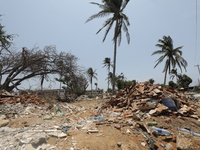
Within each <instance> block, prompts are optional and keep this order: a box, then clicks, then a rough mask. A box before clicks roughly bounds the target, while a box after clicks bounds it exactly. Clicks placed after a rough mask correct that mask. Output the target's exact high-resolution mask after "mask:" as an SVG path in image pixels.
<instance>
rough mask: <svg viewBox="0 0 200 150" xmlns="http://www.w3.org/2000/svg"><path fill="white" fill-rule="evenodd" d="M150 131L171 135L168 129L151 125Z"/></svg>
mask: <svg viewBox="0 0 200 150" xmlns="http://www.w3.org/2000/svg"><path fill="white" fill-rule="evenodd" d="M151 129H152V131H155V132H157V133H160V134H163V135H172V133H171V132H170V131H168V130H165V129H162V128H157V127H154V126H153V127H151Z"/></svg>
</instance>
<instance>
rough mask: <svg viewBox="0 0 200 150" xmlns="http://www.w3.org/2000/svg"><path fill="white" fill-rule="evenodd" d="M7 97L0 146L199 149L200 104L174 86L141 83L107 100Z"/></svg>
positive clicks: (0, 115)
mask: <svg viewBox="0 0 200 150" xmlns="http://www.w3.org/2000/svg"><path fill="white" fill-rule="evenodd" d="M7 96H8V97H6V96H4V97H1V98H0V100H1V102H2V103H1V105H0V139H1V140H0V149H1V148H3V149H5V150H8V149H9V150H16V149H18V150H34V149H36V150H39V149H41V150H44V149H52V150H54V149H66V150H93V149H99V150H105V149H116V150H129V149H135V150H146V149H151V150H177V149H179V150H186V149H192V150H193V149H194V150H196V149H200V128H199V127H200V103H199V102H194V101H190V98H189V97H186V96H185V94H183V93H178V92H177V91H175V90H173V89H172V88H163V87H161V86H158V85H151V84H150V83H148V82H145V83H139V84H133V85H132V86H130V87H127V88H125V89H124V90H121V91H119V92H118V93H117V94H116V95H115V97H111V98H110V99H109V100H107V99H100V100H99V99H89V98H87V97H86V96H82V97H81V100H80V101H78V102H76V103H73V104H72V103H70V104H68V103H54V104H45V105H36V104H38V103H39V102H40V100H39V99H37V97H34V96H33V95H30V96H27V97H25V95H20V96H19V97H18V96H9V95H7ZM2 98H9V100H4V101H2ZM17 98H21V99H22V100H19V99H18V100H17ZM28 99H29V100H28ZM32 100H33V101H36V102H35V103H27V102H32ZM84 100H86V101H84ZM41 104H43V103H41Z"/></svg>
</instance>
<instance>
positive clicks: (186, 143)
mask: <svg viewBox="0 0 200 150" xmlns="http://www.w3.org/2000/svg"><path fill="white" fill-rule="evenodd" d="M186 135H189V134H188V133H178V134H177V138H176V148H177V149H180V150H187V149H190V146H191V145H192V142H191V138H190V136H186Z"/></svg>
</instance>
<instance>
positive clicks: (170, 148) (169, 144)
mask: <svg viewBox="0 0 200 150" xmlns="http://www.w3.org/2000/svg"><path fill="white" fill-rule="evenodd" d="M165 149H166V150H173V146H172V144H171V143H167V144H166V147H165Z"/></svg>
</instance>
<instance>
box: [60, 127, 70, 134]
mask: <svg viewBox="0 0 200 150" xmlns="http://www.w3.org/2000/svg"><path fill="white" fill-rule="evenodd" d="M69 130H71V126H62V127H61V131H62V132H63V133H67V132H68V131H69Z"/></svg>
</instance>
